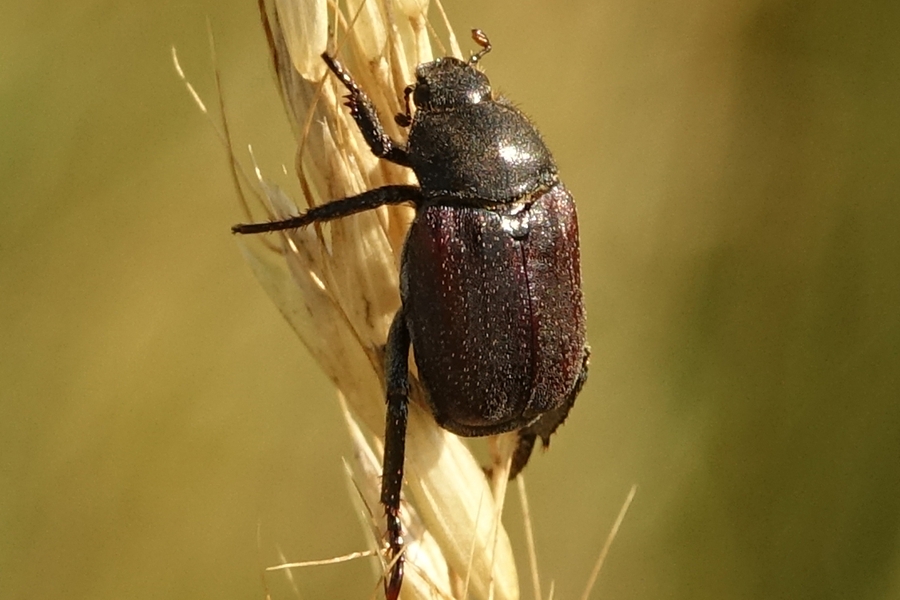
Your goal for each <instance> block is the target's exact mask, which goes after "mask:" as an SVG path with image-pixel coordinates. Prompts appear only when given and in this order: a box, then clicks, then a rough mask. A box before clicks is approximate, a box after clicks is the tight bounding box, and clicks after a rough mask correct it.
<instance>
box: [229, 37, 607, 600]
mask: <svg viewBox="0 0 900 600" xmlns="http://www.w3.org/2000/svg"><path fill="white" fill-rule="evenodd" d="M472 39H473V40H474V41H475V43H476V44H478V45H479V46H481V50H479V51H478V52H476V53H475V54H474V55H472V57H471V58H470V59H469V60H468V61H463V60H459V59H457V58H455V57H452V56H448V57H444V58H439V59H436V60H434V61H432V62H428V63H423V64H420V65H418V66H417V67H416V81H415V83H413V84H411V85H409V86H408V87H407V88H406V90H405V91H404V101H405V103H406V111H405V113H400V114H399V115H397V116H396V117H395V120H396V121H397V123H398V124H400V125H402V126H404V127H409V135H408V138H407V140H406V143H400V142H397V141H395V140H393V139H391V137H390V136H389V135H388V134H387V133H386V132H385V131H384V128H383V127H382V124H381V120H380V118H379V116H378V112H377V111H376V110H375V105H374V104H373V103H372V101H371V100H370V99H369V97H368V96H367V95H366V93H365V92H364V91H363V90H362V89H360V87H359V86H358V85H357V84H356V81H355V80H354V79H353V77H352V76H351V75H350V73H348V72H347V71H346V69H344V67H343V65H341V63H340V62H339V61H338V60H337V59H335V58H334V57H331V56H329V55H327V54H325V55H323V56H322V58H323V60H324V61H325V64H326V65H327V66H328V68H329V69H330V70H331V71H332V73H334V74H335V76H337V78H338V79H339V81H340V82H341V83H342V84H343V85H344V87H345V88H346V89H347V92H348V94H347V106H348V107H349V108H350V115H351V116H352V117H353V120H354V121H355V122H356V124H357V126H358V127H359V130H360V133H361V134H362V136H363V139H365V141H366V143H367V144H368V146H369V149H370V150H371V151H372V153H373V154H374V155H375V156H378V157H380V158H383V159H385V160H388V161H391V162H393V163H396V164H398V165H401V166H405V167H409V168H411V169H412V170H413V172H414V173H415V175H416V178H417V179H418V181H419V185H418V186H414V185H387V186H383V187H379V188H375V189H373V190H369V191H367V192H363V193H361V194H358V195H356V196H351V197H349V198H342V199H338V200H333V201H331V202H328V203H325V204H321V205H319V206H316V207H315V208H312V209H310V210H308V211H307V212H306V213H304V214H302V215H300V216H298V217H292V218H290V219H286V220H283V221H274V222H271V223H255V224H246V225H235V226H234V227H233V228H232V231H233V232H234V233H243V234H247V233H261V232H265V231H276V230H280V229H292V228H298V227H306V226H308V225H311V224H313V223H319V222H323V221H328V220H332V219H339V218H342V217H346V216H349V215H352V214H354V213H358V212H362V211H366V210H371V209H374V208H378V207H379V206H383V205H386V204H400V203H410V204H412V205H414V206H415V208H416V217H415V220H414V221H413V223H412V225H411V226H410V229H409V232H408V234H407V236H406V242H405V245H404V249H403V258H402V263H401V265H400V269H401V276H400V281H401V284H400V300H401V304H400V309H399V310H398V311H397V314H396V315H395V316H394V319H393V322H392V324H391V328H390V333H389V335H388V339H387V345H386V347H385V376H386V390H387V394H386V396H387V397H386V403H387V413H386V419H385V434H384V440H385V441H384V466H383V471H382V479H381V502H382V504H384V512H385V518H386V520H387V542H388V552H389V559H390V560H389V561H388V562H389V564H391V565H392V566H391V569H390V573H388V575H387V576H386V577H385V584H384V585H385V595H386V597H387V599H388V600H396V598H397V597H398V596H399V594H400V587H401V584H402V581H403V571H404V561H405V554H404V552H403V547H404V546H403V544H404V541H403V531H402V526H401V520H400V492H401V488H402V482H403V465H404V457H405V452H406V427H407V417H408V405H409V390H410V386H409V354H410V351H411V350H412V351H413V353H414V356H415V361H416V366H417V367H418V371H419V379H420V382H421V384H422V388H423V390H424V401H425V403H426V405H427V408H428V409H429V410H430V412H431V414H432V415H433V416H434V418H435V421H436V422H437V423H438V424H439V425H440V426H441V427H443V428H445V429H447V430H449V431H451V432H453V433H455V434H457V435H462V436H486V435H496V434H500V433H504V432H507V431H517V432H518V444H517V446H516V449H515V451H514V454H513V457H512V467H511V469H510V478H513V477H515V476H516V475H518V473H519V472H520V471H521V470H522V468H523V467H525V465H526V463H527V462H528V459H529V457H530V456H531V452H532V449H533V448H534V445H535V443H536V442H537V440H538V439H540V440H541V442H542V443H543V445H545V446H546V445H547V444H549V442H550V436H551V435H553V433H554V432H555V431H556V429H557V428H558V427H559V426H560V425H561V424H562V423H563V421H565V419H566V416H567V415H568V414H569V410H570V409H571V408H572V406H573V405H574V403H575V398H576V397H577V396H578V393H579V392H580V391H581V388H582V386H583V385H584V382H585V381H586V379H587V367H588V356H589V354H590V351H589V348H588V346H587V342H586V335H585V312H584V302H583V299H582V294H581V258H580V250H579V244H578V219H577V216H576V213H575V202H574V200H573V198H572V195H571V194H570V193H569V191H568V189H566V187H565V185H563V183H562V181H560V180H559V177H558V175H557V168H556V163H555V162H554V160H553V157H552V156H551V154H550V151H549V150H548V149H547V147H546V146H545V145H544V142H543V140H542V139H541V136H540V133H538V130H537V128H535V126H534V125H533V124H532V123H531V122H530V121H529V120H528V119H527V118H526V117H525V116H524V115H523V114H522V113H521V112H519V110H518V109H516V108H515V107H514V106H512V105H511V104H510V103H509V102H507V101H505V100H502V99H495V98H494V97H493V95H492V93H491V84H490V80H488V78H487V76H486V75H485V74H484V73H482V72H480V71H479V70H477V69H476V66H477V64H478V61H479V60H481V58H482V57H483V56H484V55H485V54H487V53H488V52H490V50H491V44H490V41H489V40H488V37H487V36H486V35H485V34H484V32H483V31H481V30H480V29H474V30H472ZM410 100H411V101H412V104H413V105H414V106H415V109H416V110H415V113H413V112H412V110H411V106H410ZM475 148H477V149H478V151H477V152H473V149H475Z"/></svg>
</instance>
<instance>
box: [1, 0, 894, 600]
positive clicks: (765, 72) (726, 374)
mask: <svg viewBox="0 0 900 600" xmlns="http://www.w3.org/2000/svg"><path fill="white" fill-rule="evenodd" d="M447 10H448V12H449V14H450V17H451V19H452V21H453V23H454V25H455V26H456V28H457V30H458V31H461V32H465V31H466V30H467V29H468V28H470V27H474V26H477V27H481V28H483V29H484V30H485V31H487V32H488V33H489V34H490V36H491V40H492V42H493V43H494V48H495V50H494V52H493V53H492V54H491V55H490V56H489V57H488V58H487V59H486V60H485V62H484V65H485V68H486V69H487V71H488V73H489V74H490V76H491V77H492V79H493V81H494V83H495V84H496V86H497V87H499V88H500V89H502V90H503V91H505V92H506V93H507V94H508V95H509V96H510V97H512V98H513V99H515V100H516V101H517V102H518V103H519V104H520V105H521V106H522V107H523V109H524V110H525V111H526V112H528V113H529V114H530V115H532V116H533V117H534V119H535V120H536V122H537V123H539V125H540V127H541V129H542V131H543V132H544V134H545V137H546V138H547V140H548V143H549V145H550V147H551V148H552V149H553V150H554V152H555V154H556V158H557V161H558V163H559V164H560V167H561V169H562V173H563V175H564V178H565V181H566V182H567V184H568V185H569V187H570V188H571V189H572V191H573V192H574V194H575V197H576V199H577V200H578V202H579V209H580V216H581V222H582V231H583V255H584V274H585V280H586V290H585V291H586V295H587V299H588V304H589V306H588V309H589V318H590V325H589V328H590V338H591V342H592V344H593V349H594V355H593V363H592V370H591V379H590V381H589V383H588V385H587V387H586V389H585V391H584V392H583V394H582V396H581V397H580V399H579V401H578V404H577V405H576V407H575V410H574V412H573V413H572V415H571V418H570V420H569V422H568V423H567V424H566V426H565V427H564V428H563V429H562V430H561V432H560V433H559V434H558V436H557V437H556V438H555V441H554V446H553V450H552V451H551V452H549V453H547V454H545V455H543V456H538V457H536V459H535V460H533V461H532V464H531V466H530V467H529V469H528V470H527V473H526V475H527V480H528V487H529V490H530V493H531V501H532V510H533V513H534V521H535V529H536V537H537V546H538V558H539V561H540V564H541V571H542V575H543V578H544V590H545V593H546V591H547V589H548V581H549V580H550V579H552V580H554V581H555V590H556V592H555V594H556V595H555V597H556V598H574V597H578V595H579V594H580V592H581V590H582V589H583V586H584V583H585V581H586V579H587V575H588V572H589V570H590V568H591V566H592V564H593V562H594V560H595V557H596V555H597V553H598V551H599V548H600V546H601V544H602V541H603V539H604V538H605V536H606V534H607V531H608V529H609V527H610V525H611V523H612V521H613V519H614V517H615V514H616V512H617V511H618V509H619V506H620V504H621V502H622V500H623V499H624V497H625V495H626V493H627V491H628V488H629V486H630V485H631V484H632V483H637V484H638V485H639V486H640V487H639V490H638V495H637V498H636V500H635V502H634V504H633V506H632V509H631V512H630V514H629V515H628V517H627V519H626V521H625V524H624V525H623V527H622V530H621V532H620V534H619V537H618V539H617V541H616V542H615V545H614V546H613V549H612V552H611V554H610V557H609V559H608V562H607V564H606V567H605V568H604V571H603V573H602V574H601V577H600V581H599V584H598V587H597V589H596V590H595V594H594V596H593V597H595V598H654V599H656V598H671V599H682V598H683V599H688V598H691V599H697V598H710V599H711V598H736V599H743V598H746V599H759V598H792V599H793V598H810V599H812V598H816V599H819V598H853V599H857V598H898V597H900V552H898V549H900V548H898V520H900V402H898V400H900V370H898V367H900V315H898V313H900V310H898V309H900V269H898V267H900V204H898V202H897V196H898V193H897V192H898V189H900V176H898V166H900V162H898V161H900V141H898V139H900V136H898V134H900V43H898V38H897V31H898V27H900V5H898V4H897V3H895V2H887V1H885V2H878V3H875V2H869V3H866V2H860V3H844V2H811V1H795V2H769V1H751V2H702V1H699V0H697V1H694V2H673V1H668V2H649V1H646V0H639V1H628V0H609V1H607V2H600V3H598V2H589V1H583V2H569V3H566V4H565V5H561V4H559V3H552V2H537V1H533V0H532V1H524V2H514V1H512V0H505V1H501V2H492V3H490V4H487V3H485V5H479V3H476V2H471V1H470V2H453V1H452V0H448V1H447ZM0 12H2V13H3V18H2V19H0V21H2V25H0V223H2V225H3V233H2V235H0V290H2V296H0V331H2V336H3V342H2V344H0V597H2V598H4V599H5V598H92V599H104V598H131V599H140V598H261V597H263V596H264V593H265V592H264V588H263V585H262V583H261V581H262V567H264V566H267V565H271V564H274V563H276V562H278V561H279V560H280V559H279V556H280V554H281V553H283V556H284V557H286V558H288V559H291V560H301V559H310V558H322V557H327V556H332V555H335V554H341V553H345V552H349V551H352V550H357V549H360V548H362V547H363V537H362V534H361V533H360V531H359V530H358V527H357V524H356V519H355V518H354V516H353V512H352V507H351V503H350V500H349V496H348V494H347V492H346V490H345V486H344V483H343V481H342V475H341V467H340V456H341V455H342V454H346V453H347V452H348V450H349V447H348V444H347V442H346V438H345V435H344V434H343V431H342V427H343V426H342V423H341V420H340V416H339V413H338V409H337V406H336V403H335V402H334V401H333V391H332V390H331V389H330V386H329V384H328V382H327V381H325V379H324V377H323V376H322V375H321V374H320V373H319V372H318V371H317V369H316V367H315V365H313V364H311V361H310V359H309V357H308V355H307V354H306V353H305V351H304V349H303V348H302V347H301V345H300V343H299V342H298V341H297V340H296V339H295V338H294V337H293V335H292V333H291V331H290V329H289V328H288V327H287V325H286V324H285V323H284V322H283V321H282V319H281V317H280V316H279V314H278V313H277V311H276V310H275V308H274V306H273V305H272V304H271V303H270V302H269V300H268V299H267V298H266V296H265V295H264V293H263V291H262V290H261V289H260V287H259V286H258V285H257V284H256V282H255V280H254V279H253V277H252V275H251V273H250V271H249V269H248V268H247V267H246V266H245V265H244V264H243V261H242V259H241V257H240V255H239V253H238V251H237V248H236V247H235V245H234V242H233V240H232V238H231V236H230V234H229V233H228V227H229V226H230V225H231V224H233V223H234V222H236V221H237V220H238V219H239V214H240V213H239V211H238V208H237V203H236V199H235V195H234V193H233V190H232V188H231V184H230V181H229V177H228V171H227V169H226V160H225V157H224V152H223V150H222V148H221V146H220V144H219V143H218V142H217V140H216V138H215V135H214V133H213V131H212V129H211V127H210V126H209V124H208V122H207V121H205V120H204V118H203V117H202V116H201V115H200V113H199V112H198V111H197V109H196V108H195V106H194V105H193V103H192V102H191V101H190V99H189V98H188V96H187V95H186V93H185V91H184V90H183V88H182V86H181V83H180V82H179V80H178V79H177V77H176V75H175V72H174V70H173V68H172V64H171V60H170V47H171V46H172V45H175V46H177V47H178V50H179V54H180V57H181V60H182V64H183V65H184V66H185V68H186V70H187V71H188V74H189V77H190V78H191V79H192V81H193V82H194V84H195V85H196V86H197V88H198V89H199V91H200V93H201V94H202V95H203V96H204V97H205V98H206V99H207V100H208V101H210V102H209V103H210V104H212V102H211V101H212V100H213V99H214V98H215V94H214V87H213V78H212V67H211V62H210V59H209V52H208V48H207V34H206V19H207V17H208V18H209V19H210V20H211V22H212V26H213V29H214V31H215V34H216V38H217V47H218V61H219V67H220V69H221V72H222V76H223V83H224V93H225V100H226V103H227V109H228V115H229V118H230V122H231V124H232V126H233V128H234V133H235V139H236V146H237V148H238V150H239V152H243V150H242V149H243V148H245V147H246V144H248V143H249V144H252V145H253V147H254V150H255V152H256V155H257V157H258V160H259V162H260V163H261V165H262V166H263V168H264V169H265V170H266V171H267V172H269V173H275V172H277V171H278V169H279V168H280V165H281V164H282V163H286V164H291V162H292V156H293V145H292V141H291V139H290V137H289V131H288V125H287V122H286V119H285V117H284V113H283V111H282V109H281V107H280V104H279V100H278V98H277V95H276V92H275V87H274V84H273V83H272V79H271V75H270V69H269V67H268V64H267V55H266V49H265V42H264V38H263V35H262V33H261V31H260V27H259V26H258V22H257V21H258V20H257V16H256V7H255V3H253V2H250V1H249V0H245V1H241V2H237V1H229V2H212V1H209V0H207V1H202V2H194V3H191V4H187V3H176V2H159V3H136V2H131V3H116V2H86V1H83V2H76V3H72V4H65V3H58V2H53V3H51V2H35V3H30V4H24V3H23V4H19V5H16V6H13V5H7V6H6V7H4V9H3V10H2V11H0ZM245 156H246V155H245ZM518 515H519V509H518V506H517V502H515V501H511V502H510V503H509V511H508V521H509V522H510V529H511V530H512V536H513V542H514V543H515V544H516V545H517V546H518V547H519V548H520V549H521V548H522V543H523V542H522V539H523V536H522V533H521V527H520V525H519V524H518ZM521 555H522V556H524V553H523V552H522V553H521ZM520 573H521V581H522V588H523V597H529V592H528V576H527V572H526V565H525V563H524V561H520ZM296 575H297V578H298V579H297V586H298V589H299V592H300V595H301V596H302V597H306V598H319V597H342V598H360V597H367V596H369V595H371V593H372V591H373V589H374V585H373V583H372V579H371V576H370V573H369V567H368V565H366V564H364V563H362V562H358V563H353V564H346V565H341V566H336V567H324V568H319V569H315V570H305V571H302V572H300V573H297V574H296ZM268 582H269V586H270V591H271V592H272V594H273V596H274V597H276V598H292V597H296V596H295V594H294V592H293V591H291V590H290V586H288V585H287V584H286V583H284V580H283V578H282V577H270V578H269V579H268Z"/></svg>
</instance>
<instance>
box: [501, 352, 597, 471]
mask: <svg viewBox="0 0 900 600" xmlns="http://www.w3.org/2000/svg"><path fill="white" fill-rule="evenodd" d="M590 357H591V349H590V347H589V346H587V345H585V347H584V358H583V359H582V361H581V372H580V373H579V374H578V378H577V379H576V380H575V385H574V386H572V391H571V392H569V395H568V396H566V401H565V403H564V404H563V405H562V406H560V407H559V408H558V409H556V410H551V411H550V412H547V413H544V414H543V415H541V417H540V418H539V419H538V420H537V421H535V422H534V423H532V424H531V425H529V426H528V427H525V428H524V429H520V430H519V443H518V444H517V445H516V449H515V451H514V452H513V457H512V466H511V467H510V470H509V478H510V479H515V477H516V475H518V474H519V472H520V471H521V470H522V469H524V468H525V465H526V464H528V459H529V458H530V457H531V451H532V450H533V449H534V443H535V442H536V441H537V438H538V437H540V438H541V444H542V445H543V446H544V447H545V448H546V447H547V446H549V445H550V436H551V435H553V433H554V432H555V431H556V429H557V428H558V427H559V426H560V425H562V424H563V421H565V420H566V417H567V416H568V415H569V411H570V410H571V409H572V406H573V405H574V404H575V398H577V397H578V393H579V392H580V391H581V388H582V387H584V382H585V381H587V376H588V361H589V359H590Z"/></svg>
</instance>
